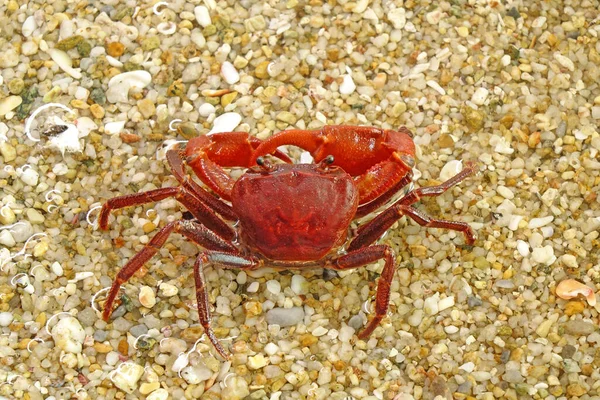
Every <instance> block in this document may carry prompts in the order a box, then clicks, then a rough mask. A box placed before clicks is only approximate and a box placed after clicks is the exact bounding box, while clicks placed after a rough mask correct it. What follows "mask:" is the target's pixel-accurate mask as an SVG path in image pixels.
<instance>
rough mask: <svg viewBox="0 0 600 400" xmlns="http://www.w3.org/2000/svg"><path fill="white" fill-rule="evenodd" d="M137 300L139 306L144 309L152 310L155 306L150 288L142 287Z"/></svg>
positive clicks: (154, 299)
mask: <svg viewBox="0 0 600 400" xmlns="http://www.w3.org/2000/svg"><path fill="white" fill-rule="evenodd" d="M138 298H139V300H140V303H141V305H142V306H144V307H146V308H152V307H154V305H155V304H156V295H155V294H154V290H152V288H151V287H150V286H142V287H141V288H140V294H139V297H138Z"/></svg>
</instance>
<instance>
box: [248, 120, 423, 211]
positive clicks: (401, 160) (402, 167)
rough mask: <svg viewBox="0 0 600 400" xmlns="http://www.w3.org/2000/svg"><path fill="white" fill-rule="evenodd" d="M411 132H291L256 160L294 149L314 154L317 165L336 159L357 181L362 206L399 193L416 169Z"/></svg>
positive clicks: (266, 145) (261, 149)
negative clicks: (279, 149)
mask: <svg viewBox="0 0 600 400" xmlns="http://www.w3.org/2000/svg"><path fill="white" fill-rule="evenodd" d="M411 136H412V135H411V134H410V131H409V130H408V129H407V128H405V127H402V128H400V129H399V130H398V131H394V130H389V129H380V128H373V127H367V126H325V127H323V128H321V129H317V130H287V131H283V132H279V133H277V134H275V135H273V136H271V137H270V138H268V139H266V140H265V141H263V142H262V143H261V144H260V145H259V146H258V148H257V149H256V151H255V152H254V155H253V156H252V157H251V158H252V159H256V158H257V157H259V156H264V155H266V154H270V153H272V152H273V151H274V150H276V149H277V148H278V147H279V146H283V145H294V146H298V147H300V148H302V149H304V150H306V151H308V152H310V153H311V155H312V156H313V158H314V159H315V161H316V162H320V161H322V160H323V159H325V157H327V156H329V155H332V156H333V157H334V160H335V161H334V165H337V166H339V167H341V168H342V169H344V171H346V172H347V173H348V174H350V175H351V176H353V177H354V180H355V182H356V185H357V187H358V190H359V196H360V204H366V203H369V202H371V201H373V200H375V199H378V198H380V197H381V196H382V195H385V194H386V193H389V192H390V190H394V191H397V190H399V188H398V184H399V183H400V182H404V181H406V179H405V178H406V177H407V176H410V175H411V173H412V167H413V166H414V156H415V144H414V142H413V141H412V138H411Z"/></svg>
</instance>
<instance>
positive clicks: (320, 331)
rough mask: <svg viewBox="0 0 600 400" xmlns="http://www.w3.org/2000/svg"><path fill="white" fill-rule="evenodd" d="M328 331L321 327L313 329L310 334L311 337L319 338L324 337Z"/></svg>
mask: <svg viewBox="0 0 600 400" xmlns="http://www.w3.org/2000/svg"><path fill="white" fill-rule="evenodd" d="M328 331H329V330H328V329H327V328H325V327H323V326H317V327H316V328H315V329H313V331H312V332H311V333H312V334H313V336H316V337H320V336H323V335H325V334H326V333H327V332H328Z"/></svg>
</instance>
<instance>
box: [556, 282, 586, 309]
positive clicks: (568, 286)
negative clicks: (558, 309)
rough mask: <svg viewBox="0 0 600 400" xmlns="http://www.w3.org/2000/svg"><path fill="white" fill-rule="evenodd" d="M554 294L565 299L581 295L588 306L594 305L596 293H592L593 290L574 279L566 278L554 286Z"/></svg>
mask: <svg viewBox="0 0 600 400" xmlns="http://www.w3.org/2000/svg"><path fill="white" fill-rule="evenodd" d="M556 295H557V296H558V297H560V298H561V299H565V300H568V299H572V298H575V297H577V296H579V295H582V296H584V297H585V298H586V299H587V302H588V304H589V305H590V306H592V307H594V306H595V305H596V294H595V293H594V290H593V289H592V288H591V287H589V286H587V285H584V284H583V283H581V282H578V281H576V280H575V279H566V280H564V281H562V282H560V283H559V284H558V285H557V286H556Z"/></svg>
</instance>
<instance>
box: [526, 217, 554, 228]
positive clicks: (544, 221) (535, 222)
mask: <svg viewBox="0 0 600 400" xmlns="http://www.w3.org/2000/svg"><path fill="white" fill-rule="evenodd" d="M552 221H554V216H553V215H548V216H547V217H541V218H532V219H531V220H530V221H529V229H535V228H541V227H542V226H546V225H548V224H549V223H550V222H552Z"/></svg>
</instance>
